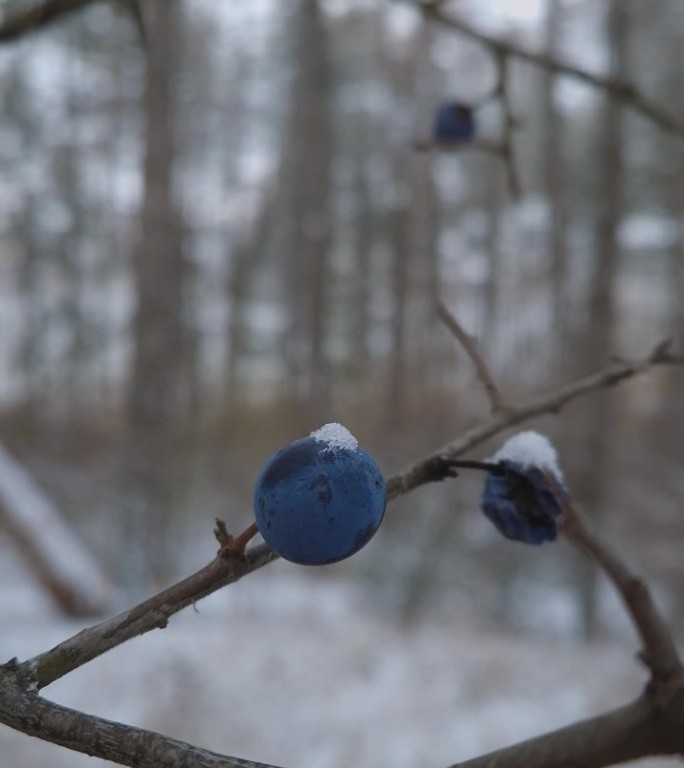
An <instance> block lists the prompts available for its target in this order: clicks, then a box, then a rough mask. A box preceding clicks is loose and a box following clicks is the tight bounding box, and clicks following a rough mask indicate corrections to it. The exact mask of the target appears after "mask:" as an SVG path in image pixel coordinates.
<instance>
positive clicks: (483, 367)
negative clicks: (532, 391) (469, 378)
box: [436, 299, 508, 413]
mask: <svg viewBox="0 0 684 768" xmlns="http://www.w3.org/2000/svg"><path fill="white" fill-rule="evenodd" d="M436 312H437V317H438V318H439V319H440V320H441V321H442V323H444V325H445V326H446V327H447V328H448V329H449V331H450V332H451V334H452V335H453V336H455V337H456V339H458V341H459V342H460V344H461V346H462V347H463V349H464V351H465V353H466V354H467V355H468V357H469V358H470V360H471V362H472V364H473V365H474V366H475V373H476V374H477V378H478V380H479V382H480V384H482V388H483V389H484V391H485V392H486V394H487V399H488V400H489V403H490V405H491V406H492V411H494V412H495V413H496V412H497V411H506V410H508V406H507V405H506V402H505V401H504V398H503V395H502V394H501V391H500V390H499V388H498V387H497V386H496V384H495V383H494V377H493V376H492V374H491V372H490V370H489V368H488V367H487V364H486V363H485V361H484V360H483V358H482V355H481V354H480V351H479V350H478V348H477V345H476V343H475V340H474V339H473V337H472V336H470V335H469V334H468V333H466V331H465V330H464V328H463V326H462V325H461V324H460V323H459V322H458V320H457V319H456V318H455V317H454V316H453V315H452V314H451V312H449V310H448V309H447V308H446V306H445V304H444V302H442V301H441V300H440V299H438V300H437V306H436Z"/></svg>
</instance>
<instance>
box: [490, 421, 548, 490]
mask: <svg viewBox="0 0 684 768" xmlns="http://www.w3.org/2000/svg"><path fill="white" fill-rule="evenodd" d="M490 461H492V462H499V461H510V462H512V463H514V464H519V465H520V466H521V467H539V468H540V469H546V470H548V471H550V472H552V473H553V474H554V475H555V477H556V478H557V479H558V480H560V481H561V482H563V473H562V472H561V470H560V467H559V465H558V454H557V453H556V449H555V448H554V447H553V445H552V444H551V441H550V440H549V439H548V438H547V437H544V435H540V434H539V432H534V431H533V430H531V429H528V430H527V431H525V432H518V434H517V435H513V437H511V438H509V439H508V440H506V442H505V443H504V444H503V445H502V446H501V448H499V450H498V451H497V452H496V453H495V454H494V455H493V456H492V458H491V459H490Z"/></svg>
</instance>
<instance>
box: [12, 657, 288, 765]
mask: <svg viewBox="0 0 684 768" xmlns="http://www.w3.org/2000/svg"><path fill="white" fill-rule="evenodd" d="M0 722H2V723H4V724H5V725H8V726H9V727H10V728H14V729H15V730H17V731H21V732H22V733H25V734H28V735H29V736H36V737H38V738H39V739H43V741H50V742H52V743H53V744H59V745H60V746H62V747H67V748H68V749H73V750H76V751H77V752H82V753H84V754H86V755H92V756H95V757H101V758H102V759H103V760H111V761H113V762H115V763H118V764H119V765H128V766H132V768H276V766H272V765H268V764H266V763H257V762H254V761H253V760H244V759H242V758H239V757H229V756H228V755H220V754H218V753H217V752H211V751H209V750H207V749H201V748H200V747H196V746H194V745H192V744H188V743H187V742H184V741H178V740H177V739H172V738H170V737H168V736H162V735H161V734H159V733H155V732H154V731H146V730H144V729H142V728H134V727H133V726H130V725H123V724H122V723H115V722H113V721H111V720H105V719H104V718H101V717H95V716H93V715H88V714H85V713H84V712H78V711H76V710H74V709H69V708H68V707H62V706H60V705H59V704H54V703H53V702H51V701H47V700H46V699H43V698H42V697H41V696H38V695H37V694H35V693H31V692H30V690H28V689H27V688H26V687H25V686H23V685H22V680H21V675H19V674H17V672H16V670H14V671H13V670H12V669H11V667H10V668H8V666H7V665H5V667H4V668H3V667H0Z"/></svg>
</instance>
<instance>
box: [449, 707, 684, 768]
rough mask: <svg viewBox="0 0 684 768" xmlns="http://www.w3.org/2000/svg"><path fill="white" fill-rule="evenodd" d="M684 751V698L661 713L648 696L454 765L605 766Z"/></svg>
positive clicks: (465, 767) (485, 767)
mask: <svg viewBox="0 0 684 768" xmlns="http://www.w3.org/2000/svg"><path fill="white" fill-rule="evenodd" d="M682 750H684V697H682V696H681V695H680V697H679V700H678V701H677V707H676V710H675V708H673V712H672V716H671V717H662V716H661V715H660V714H659V712H658V710H657V709H656V708H655V707H654V706H653V702H652V701H651V700H650V698H649V697H648V696H647V695H644V696H641V697H640V698H638V699H637V700H636V701H634V702H633V703H631V704H628V705H627V706H625V707H620V708H619V709H615V710H613V711H611V712H608V713H606V714H604V715H599V716H598V717H592V718H590V719H588V720H582V721H581V722H579V723H574V724H573V725H570V726H568V727H566V728H561V729H559V730H557V731H552V732H551V733H547V734H545V735H543V736H537V737H536V738H534V739H529V740H527V741H522V742H520V743H518V744H514V745H513V746H511V747H506V748H504V749H499V750H497V751H496V752H490V753H489V754H487V755H482V756H481V757H476V758H474V759H473V760H466V761H465V762H463V763H456V764H455V765H453V766H450V768H603V766H606V765H615V764H617V763H624V762H629V761H630V760H637V759H639V758H640V757H646V756H647V755H676V754H680V753H681V752H682Z"/></svg>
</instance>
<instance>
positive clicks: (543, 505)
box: [480, 431, 566, 544]
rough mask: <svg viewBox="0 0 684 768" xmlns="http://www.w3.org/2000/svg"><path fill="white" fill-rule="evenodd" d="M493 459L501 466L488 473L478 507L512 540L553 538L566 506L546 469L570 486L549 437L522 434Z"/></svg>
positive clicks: (525, 540)
mask: <svg viewBox="0 0 684 768" xmlns="http://www.w3.org/2000/svg"><path fill="white" fill-rule="evenodd" d="M490 462H491V463H492V464H495V465H496V467H497V468H496V469H495V470H494V469H493V470H491V471H490V472H488V473H487V477H486V480H485V485H484V488H483V491H482V497H481V500H480V505H481V507H482V511H483V512H484V513H485V515H486V516H487V517H488V518H489V519H490V520H491V521H492V522H493V523H494V525H495V526H496V528H497V529H498V530H499V532H500V533H502V534H503V535H504V536H506V537H507V538H509V539H515V540H517V541H523V542H525V543H527V544H543V543H544V542H545V541H553V540H554V539H555V538H556V537H557V535H558V524H559V521H560V517H561V514H562V509H561V506H560V503H559V501H558V499H557V497H556V494H555V493H554V491H553V489H552V488H551V487H550V485H549V481H548V479H547V476H546V475H545V472H548V473H549V474H551V475H552V476H553V477H554V478H555V479H556V480H557V481H558V483H559V485H560V486H561V488H563V490H566V488H565V484H564V480H563V475H562V473H561V470H560V467H559V466H558V457H557V455H556V451H555V449H554V447H553V446H552V445H551V443H550V442H549V440H548V439H547V438H545V437H544V436H543V435H540V434H539V433H537V432H533V431H527V432H520V433H519V434H517V435H514V436H513V437H511V438H510V439H509V440H507V441H506V442H505V443H504V445H503V446H502V447H501V448H500V449H499V450H498V451H497V452H496V453H495V454H494V456H492V458H491V459H490Z"/></svg>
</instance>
